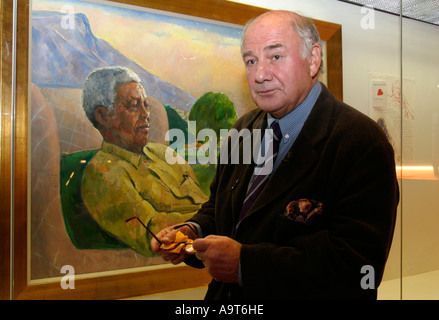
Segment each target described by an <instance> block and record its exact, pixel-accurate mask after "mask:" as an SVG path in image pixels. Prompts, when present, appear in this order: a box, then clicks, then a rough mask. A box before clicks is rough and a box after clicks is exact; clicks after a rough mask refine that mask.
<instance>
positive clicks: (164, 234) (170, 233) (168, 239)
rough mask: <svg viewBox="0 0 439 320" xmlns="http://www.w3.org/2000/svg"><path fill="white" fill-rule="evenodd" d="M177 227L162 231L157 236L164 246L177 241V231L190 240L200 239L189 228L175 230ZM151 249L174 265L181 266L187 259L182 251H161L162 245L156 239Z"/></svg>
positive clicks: (152, 241)
mask: <svg viewBox="0 0 439 320" xmlns="http://www.w3.org/2000/svg"><path fill="white" fill-rule="evenodd" d="M176 226H179V225H178V224H177V225H175V226H170V227H167V228H165V229H163V230H161V231H160V232H159V233H157V234H156V236H157V238H159V239H160V241H162V242H163V243H164V244H171V243H173V242H174V241H175V236H176V234H177V231H180V232H182V233H183V234H185V235H187V236H188V237H189V238H190V239H196V238H197V237H198V235H197V234H196V233H195V232H194V231H193V229H191V228H190V227H189V226H182V227H180V228H176V229H174V228H175V227H176ZM151 248H152V250H153V251H154V252H156V253H158V254H160V255H161V256H162V257H163V259H164V260H166V261H170V262H171V263H172V264H179V263H181V262H183V260H184V259H185V258H186V257H187V254H186V253H185V252H184V250H181V252H180V253H168V252H164V251H161V250H160V243H158V242H157V240H156V239H154V238H152V239H151Z"/></svg>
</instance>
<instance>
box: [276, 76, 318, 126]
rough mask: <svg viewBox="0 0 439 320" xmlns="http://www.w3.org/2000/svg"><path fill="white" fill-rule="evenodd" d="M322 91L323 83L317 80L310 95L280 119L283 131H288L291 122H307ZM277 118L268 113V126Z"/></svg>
mask: <svg viewBox="0 0 439 320" xmlns="http://www.w3.org/2000/svg"><path fill="white" fill-rule="evenodd" d="M321 91H322V85H321V83H320V81H317V82H316V83H315V84H314V86H313V87H312V88H311V91H310V92H309V94H308V96H307V97H306V98H305V100H304V101H303V102H302V103H301V104H300V105H299V106H298V107H297V108H295V109H294V110H293V111H291V112H290V113H288V114H287V115H285V116H284V117H282V118H281V119H279V120H278V121H279V126H280V129H281V131H282V133H284V132H288V131H289V128H290V127H291V124H292V123H293V122H294V123H295V124H296V125H297V123H298V122H300V123H301V124H303V123H305V121H306V119H307V118H308V115H309V114H310V112H311V110H312V108H313V106H314V104H315V103H316V101H317V99H318V97H319V95H320V93H321ZM276 120H277V119H276V118H275V117H273V116H272V115H271V114H269V113H267V125H268V128H269V127H270V126H271V124H272V123H273V122H274V121H276Z"/></svg>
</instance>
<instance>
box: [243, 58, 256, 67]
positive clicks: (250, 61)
mask: <svg viewBox="0 0 439 320" xmlns="http://www.w3.org/2000/svg"><path fill="white" fill-rule="evenodd" d="M245 64H246V65H249V66H251V65H254V64H256V60H254V59H248V60H247V61H246V63H245Z"/></svg>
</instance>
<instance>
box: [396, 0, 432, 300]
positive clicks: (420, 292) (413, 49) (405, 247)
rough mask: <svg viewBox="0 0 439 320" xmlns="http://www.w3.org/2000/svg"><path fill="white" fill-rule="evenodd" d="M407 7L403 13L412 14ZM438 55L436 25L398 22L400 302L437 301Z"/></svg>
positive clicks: (409, 6)
mask: <svg viewBox="0 0 439 320" xmlns="http://www.w3.org/2000/svg"><path fill="white" fill-rule="evenodd" d="M409 2H410V1H407V2H406V1H403V13H404V12H406V11H408V10H414V8H413V6H411V5H410V3H409ZM420 2H423V1H420ZM424 2H430V3H431V4H432V5H434V4H433V3H434V2H435V1H424ZM434 12H435V15H436V18H437V17H438V16H439V13H438V11H437V10H436V11H434ZM438 52H439V26H438V25H433V24H429V23H425V22H420V21H414V20H411V19H406V18H403V20H402V78H403V87H402V101H401V107H402V111H403V112H402V116H403V121H402V134H403V137H402V142H403V144H402V145H403V148H402V151H403V152H402V155H403V177H404V181H403V187H402V196H401V198H402V207H403V220H402V232H403V237H402V276H403V280H402V298H403V299H439V253H438V252H439V251H438V249H437V248H438V244H439V232H438V230H439V210H438V209H437V207H436V205H435V203H436V200H437V197H438V195H439V172H438V169H439V73H438V68H439V55H438Z"/></svg>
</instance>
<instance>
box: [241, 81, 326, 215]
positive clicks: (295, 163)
mask: <svg viewBox="0 0 439 320" xmlns="http://www.w3.org/2000/svg"><path fill="white" fill-rule="evenodd" d="M334 102H335V97H334V96H333V95H332V94H331V93H330V92H329V90H328V89H327V88H326V87H325V86H324V85H322V92H321V93H320V96H319V98H318V99H317V101H316V103H315V105H314V107H313V110H312V111H311V113H310V115H309V117H308V119H307V120H306V122H305V124H304V126H303V129H302V131H301V132H300V134H299V136H298V137H297V140H296V141H295V142H294V144H293V146H292V147H291V149H290V150H289V152H288V154H287V155H286V156H285V158H284V159H283V160H282V162H281V164H280V165H279V167H278V168H277V170H276V171H275V172H274V173H273V175H272V177H271V179H270V180H269V182H268V183H267V185H266V190H264V191H263V193H261V196H260V197H259V198H258V199H257V200H256V202H255V203H254V204H253V206H252V208H250V210H249V212H248V214H247V216H250V215H252V214H253V213H255V212H258V211H263V209H264V208H266V207H269V206H270V205H271V204H272V203H273V202H274V201H280V200H281V198H282V197H283V190H290V189H292V188H294V187H295V186H296V185H298V184H299V183H300V180H301V179H302V178H303V177H304V176H305V175H306V174H307V173H308V171H309V170H310V169H311V168H313V167H314V166H315V164H316V163H317V161H318V159H319V157H320V155H319V151H318V150H317V149H316V145H317V144H318V143H319V142H320V141H321V140H323V139H324V138H325V137H326V136H327V135H328V131H329V129H330V123H331V118H332V114H333V110H334ZM266 118H267V117H266V112H261V114H260V115H259V117H258V118H257V119H256V121H255V127H254V128H265V127H264V125H266V120H265V123H264V121H262V119H266ZM256 124H257V126H256ZM242 172H243V173H242V175H241V176H242V177H245V178H244V179H242V181H243V182H242V184H244V185H245V186H241V188H242V189H245V191H244V196H245V192H246V190H247V184H248V181H249V180H250V177H251V175H252V172H253V165H247V166H246V168H245V169H242ZM244 181H245V182H246V183H245V182H244ZM241 193H242V191H241ZM238 195H239V193H238ZM242 199H243V198H242ZM236 206H238V207H239V209H238V208H237V207H236ZM236 206H235V207H234V208H235V209H237V210H235V211H239V210H240V207H241V206H242V202H240V203H238V201H236ZM235 214H236V213H235ZM237 214H238V215H239V212H238V213H237Z"/></svg>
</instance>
